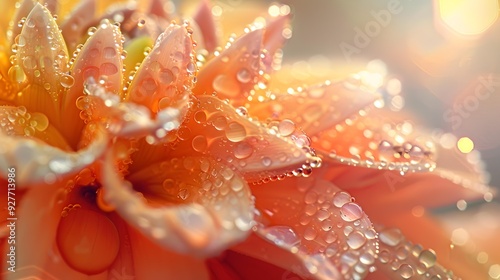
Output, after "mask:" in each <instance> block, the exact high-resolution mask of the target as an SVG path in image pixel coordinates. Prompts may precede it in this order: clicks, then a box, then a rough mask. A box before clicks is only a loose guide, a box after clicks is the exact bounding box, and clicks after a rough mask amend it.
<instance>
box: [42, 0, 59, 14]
mask: <svg viewBox="0 0 500 280" xmlns="http://www.w3.org/2000/svg"><path fill="white" fill-rule="evenodd" d="M41 3H42V4H43V5H44V6H45V7H46V8H47V10H49V11H50V13H51V14H53V15H57V14H58V11H59V7H60V5H59V1H58V0H43V1H41Z"/></svg>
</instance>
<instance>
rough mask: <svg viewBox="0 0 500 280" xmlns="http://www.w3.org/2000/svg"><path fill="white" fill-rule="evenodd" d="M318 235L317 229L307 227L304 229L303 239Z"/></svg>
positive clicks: (310, 238)
mask: <svg viewBox="0 0 500 280" xmlns="http://www.w3.org/2000/svg"><path fill="white" fill-rule="evenodd" d="M317 235H318V231H317V230H316V229H314V228H313V227H307V228H306V229H305V231H304V239H305V240H309V241H311V240H314V239H315V238H316V236H317Z"/></svg>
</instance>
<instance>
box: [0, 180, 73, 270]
mask: <svg viewBox="0 0 500 280" xmlns="http://www.w3.org/2000/svg"><path fill="white" fill-rule="evenodd" d="M59 188H60V186H59V185H57V184H54V185H51V186H47V187H43V188H42V187H40V188H32V189H30V190H29V191H28V192H27V193H26V195H25V197H24V198H23V201H22V203H21V204H20V206H19V208H18V210H17V213H16V216H17V217H19V220H17V221H13V223H14V225H15V232H16V243H15V245H16V251H15V253H16V258H15V266H16V269H17V270H19V272H21V271H22V270H23V269H24V270H26V269H27V270H29V271H28V272H31V273H29V275H26V277H28V276H31V277H37V276H38V277H41V279H50V278H45V277H44V274H45V273H44V271H43V268H41V270H36V269H31V270H30V267H32V266H35V267H36V266H39V265H43V264H44V263H45V259H46V258H47V252H49V251H50V249H51V247H52V244H53V241H54V240H55V236H56V229H57V224H58V223H59V218H60V214H61V210H62V207H63V205H62V203H60V202H61V200H62V199H64V197H63V196H62V195H61V194H62V192H61V191H60V190H59ZM34 232H36V238H33V233H34ZM7 267H8V264H7V263H6V262H5V263H4V265H3V268H4V269H7ZM21 273H23V272H21ZM21 273H20V274H21ZM24 273H25V272H24ZM19 277H20V275H19V274H17V273H9V274H7V275H6V279H9V280H13V279H19Z"/></svg>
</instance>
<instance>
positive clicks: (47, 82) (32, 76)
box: [8, 5, 73, 101]
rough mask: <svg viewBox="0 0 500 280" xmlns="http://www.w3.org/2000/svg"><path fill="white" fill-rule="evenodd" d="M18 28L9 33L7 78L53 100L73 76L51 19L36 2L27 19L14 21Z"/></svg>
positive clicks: (69, 84)
mask: <svg viewBox="0 0 500 280" xmlns="http://www.w3.org/2000/svg"><path fill="white" fill-rule="evenodd" d="M18 27H19V28H21V29H20V30H19V31H20V34H13V35H15V40H14V44H13V45H12V53H13V55H12V56H11V58H10V61H11V63H12V66H11V67H10V69H9V71H8V75H9V77H10V80H11V81H12V82H13V83H14V84H17V87H18V88H19V89H23V88H25V87H28V88H31V90H36V91H42V92H46V93H47V94H49V96H50V97H51V98H52V99H53V100H54V101H57V100H58V99H59V98H60V91H61V89H63V88H65V87H69V86H71V85H72V79H73V78H72V77H71V76H70V75H69V74H68V73H67V62H68V54H67V50H66V46H65V44H64V40H63V39H62V36H61V34H60V33H59V29H58V27H57V24H56V22H55V20H54V18H53V17H52V16H51V15H50V12H49V11H48V10H46V9H45V8H43V7H42V6H41V5H36V6H35V7H34V8H33V10H32V12H31V13H30V15H29V16H28V17H27V18H22V19H21V20H20V21H19V22H18ZM54 81H55V83H54ZM38 88H41V89H38ZM20 94H23V91H21V92H20Z"/></svg>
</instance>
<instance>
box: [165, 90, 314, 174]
mask: <svg viewBox="0 0 500 280" xmlns="http://www.w3.org/2000/svg"><path fill="white" fill-rule="evenodd" d="M193 103H194V104H193V106H192V108H191V110H190V114H189V116H188V117H187V119H186V120H185V121H184V122H183V123H182V126H181V127H180V128H179V130H178V137H179V138H180V139H181V141H179V142H178V143H175V144H174V145H173V150H172V151H171V153H172V154H173V155H182V154H186V153H187V152H190V153H193V154H210V155H212V156H213V157H215V158H217V159H220V160H222V161H225V162H226V163H227V164H228V165H230V166H232V167H233V168H235V169H237V170H239V171H240V172H241V173H242V174H243V175H244V177H245V179H246V180H248V181H250V182H261V181H264V182H266V181H269V180H270V179H271V178H274V179H277V178H278V177H280V178H281V179H283V178H285V177H286V176H293V175H297V176H298V175H304V176H309V175H310V173H311V172H312V168H314V167H316V166H318V165H319V164H320V162H319V161H320V159H319V158H318V157H315V154H314V151H313V150H311V149H310V148H309V139H308V138H307V136H305V135H304V134H303V133H301V132H300V131H298V130H296V129H295V126H294V124H293V123H292V122H291V121H286V122H284V123H281V124H280V123H271V124H269V125H264V124H260V123H258V122H255V121H252V120H251V119H249V118H248V116H247V115H246V113H245V112H246V109H245V108H244V107H240V108H237V109H234V108H233V107H231V105H228V104H227V103H225V102H223V101H221V100H219V99H218V98H216V97H213V96H199V97H198V99H196V100H194V102H193Z"/></svg>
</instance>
